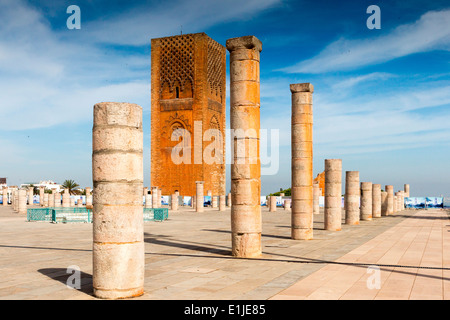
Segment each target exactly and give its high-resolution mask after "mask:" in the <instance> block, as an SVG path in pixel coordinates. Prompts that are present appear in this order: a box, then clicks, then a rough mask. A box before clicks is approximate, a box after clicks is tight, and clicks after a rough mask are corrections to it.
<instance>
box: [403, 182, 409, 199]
mask: <svg viewBox="0 0 450 320" xmlns="http://www.w3.org/2000/svg"><path fill="white" fill-rule="evenodd" d="M403 188H404V190H405V197H407V198H409V184H405V185H404V186H403Z"/></svg>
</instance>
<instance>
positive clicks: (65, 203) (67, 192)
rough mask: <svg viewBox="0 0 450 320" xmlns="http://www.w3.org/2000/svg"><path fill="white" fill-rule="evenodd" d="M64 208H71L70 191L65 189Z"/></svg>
mask: <svg viewBox="0 0 450 320" xmlns="http://www.w3.org/2000/svg"><path fill="white" fill-rule="evenodd" d="M62 206H63V208H69V207H70V194H69V190H67V189H65V190H64V193H63V196H62Z"/></svg>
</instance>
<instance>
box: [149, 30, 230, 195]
mask: <svg viewBox="0 0 450 320" xmlns="http://www.w3.org/2000/svg"><path fill="white" fill-rule="evenodd" d="M151 84H152V87H151V93H152V100H151V101H152V106H151V144H152V146H151V185H152V186H157V187H160V188H161V189H162V194H165V195H170V194H173V193H175V192H176V191H178V192H179V194H180V195H187V196H190V195H195V193H196V185H195V181H204V188H205V190H211V191H212V194H213V195H223V194H225V125H226V123H225V110H226V109H225V106H226V103H225V90H226V49H225V47H224V46H222V45H220V44H219V43H217V42H216V41H214V40H213V39H211V38H210V37H208V36H207V35H206V34H205V33H195V34H185V35H178V36H172V37H165V38H157V39H152V41H151ZM176 129H184V130H185V131H182V132H186V133H187V134H182V135H180V134H178V132H180V130H176ZM209 129H218V131H217V130H216V131H213V132H220V133H221V137H222V139H221V140H220V139H218V138H217V136H216V135H213V136H212V137H211V135H210V133H211V130H210V131H208V130H209ZM175 130H176V131H175ZM174 131H175V132H174ZM175 146H177V147H180V146H181V147H182V149H183V151H182V152H177V154H178V155H181V156H182V157H183V161H181V163H180V161H178V163H176V161H175V162H174V161H173V157H172V154H173V150H174V147H175ZM219 150H220V151H221V152H222V154H220V152H218V151H219Z"/></svg>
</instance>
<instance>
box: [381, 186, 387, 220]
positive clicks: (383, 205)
mask: <svg viewBox="0 0 450 320" xmlns="http://www.w3.org/2000/svg"><path fill="white" fill-rule="evenodd" d="M387 215H388V193H387V192H386V191H381V216H382V217H386V216H387Z"/></svg>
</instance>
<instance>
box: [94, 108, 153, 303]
mask: <svg viewBox="0 0 450 320" xmlns="http://www.w3.org/2000/svg"><path fill="white" fill-rule="evenodd" d="M92 141H93V145H92V148H93V153H92V154H93V155H92V176H93V184H94V189H95V192H94V196H93V208H94V209H93V274H92V282H93V287H94V295H95V296H97V297H99V298H106V299H116V298H128V297H135V296H139V295H142V294H143V293H144V265H145V256H144V218H143V210H142V188H143V133H142V108H141V107H140V106H138V105H135V104H130V103H114V102H105V103H99V104H96V105H95V106H94V127H93V129H92Z"/></svg>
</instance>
